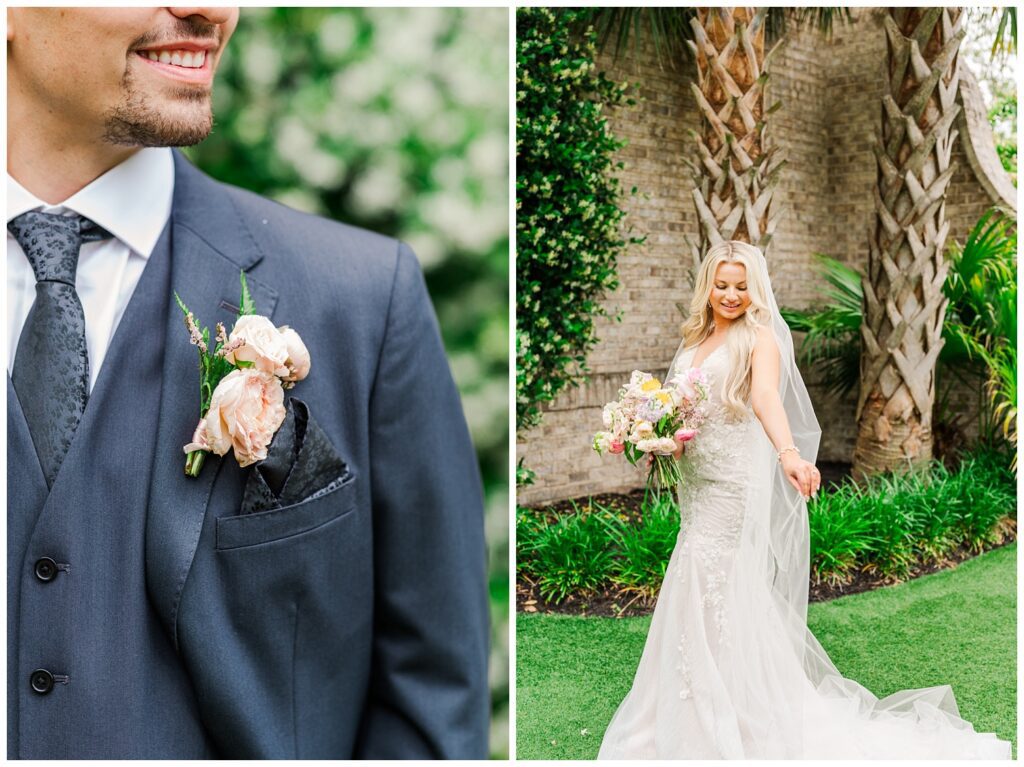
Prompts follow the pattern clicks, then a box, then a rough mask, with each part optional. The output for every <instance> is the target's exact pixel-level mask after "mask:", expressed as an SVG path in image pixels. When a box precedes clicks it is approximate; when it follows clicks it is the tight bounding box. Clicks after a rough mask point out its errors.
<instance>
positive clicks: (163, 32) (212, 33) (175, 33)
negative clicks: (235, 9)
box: [131, 16, 221, 50]
mask: <svg viewBox="0 0 1024 767" xmlns="http://www.w3.org/2000/svg"><path fill="white" fill-rule="evenodd" d="M182 38H187V39H189V40H196V41H200V42H207V41H211V42H214V43H216V44H217V47H220V41H221V30H220V26H219V25H217V24H210V23H209V22H207V21H203V20H202V19H201V18H200V17H198V16H186V17H185V18H184V19H175V21H174V22H173V24H172V25H171V26H170V27H169V28H167V29H160V30H154V31H152V32H147V33H146V34H144V35H141V36H139V37H137V38H136V39H135V41H134V42H133V43H132V45H131V50H138V49H139V48H149V47H152V46H155V45H159V44H160V43H172V42H175V41H178V40H181V39H182Z"/></svg>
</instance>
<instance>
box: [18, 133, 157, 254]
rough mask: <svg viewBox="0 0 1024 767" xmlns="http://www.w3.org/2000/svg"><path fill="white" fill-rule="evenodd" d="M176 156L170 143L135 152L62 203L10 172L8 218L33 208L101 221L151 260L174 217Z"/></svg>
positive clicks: (127, 243) (110, 230) (96, 221)
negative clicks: (53, 201)
mask: <svg viewBox="0 0 1024 767" xmlns="http://www.w3.org/2000/svg"><path fill="white" fill-rule="evenodd" d="M173 196H174V156H173V155H172V153H171V150H170V149H169V148H166V147H147V148H145V149H141V150H140V151H138V152H136V153H135V154H133V155H132V156H131V157H129V158H128V159H127V160H125V161H124V162H122V163H121V164H120V165H116V166H114V167H113V168H111V169H110V170H108V171H107V172H106V173H104V174H103V175H102V176H100V177H99V178H97V179H95V180H94V181H92V182H91V183H89V184H88V185H87V186H85V187H84V188H82V189H80V190H79V191H78V192H76V193H75V194H73V195H72V196H71V197H69V198H68V199H66V200H65V201H64V202H62V203H59V204H57V205H48V204H47V203H45V202H43V201H42V200H40V199H39V198H38V197H36V196H35V195H34V194H32V193H31V192H30V191H28V190H27V189H25V187H23V186H22V185H21V184H19V183H18V182H17V181H15V180H14V179H13V178H11V175H10V174H9V173H8V174H7V220H8V221H10V220H11V219H12V218H14V217H15V216H19V215H21V214H22V213H25V212H27V211H30V210H37V209H39V210H43V211H45V212H47V213H62V212H64V211H67V210H70V211H74V212H75V213H79V214H81V215H83V216H85V217H86V218H88V219H90V220H92V221H93V222H95V223H96V224H99V225H100V226H102V227H103V228H104V229H106V230H107V231H108V232H110V233H111V234H112V235H114V236H115V237H116V238H117V239H119V240H121V242H123V243H125V244H126V245H127V246H128V247H129V248H131V249H132V250H133V251H135V252H136V253H138V254H139V255H141V256H142V257H143V258H149V255H150V253H152V252H153V248H154V247H156V243H157V240H158V239H160V234H161V232H163V229H164V226H165V225H166V224H167V219H168V218H170V215H171V201H172V199H173Z"/></svg>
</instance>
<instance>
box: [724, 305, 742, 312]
mask: <svg viewBox="0 0 1024 767" xmlns="http://www.w3.org/2000/svg"><path fill="white" fill-rule="evenodd" d="M722 308H723V309H725V310H726V311H727V312H734V311H736V310H737V309H739V307H738V306H725V305H723V306H722Z"/></svg>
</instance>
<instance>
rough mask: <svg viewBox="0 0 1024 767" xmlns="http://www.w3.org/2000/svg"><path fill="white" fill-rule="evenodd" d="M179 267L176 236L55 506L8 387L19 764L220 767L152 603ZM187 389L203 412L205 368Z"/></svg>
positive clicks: (14, 750)
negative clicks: (162, 422) (170, 323)
mask: <svg viewBox="0 0 1024 767" xmlns="http://www.w3.org/2000/svg"><path fill="white" fill-rule="evenodd" d="M171 253H172V249H171V224H170V223H168V225H167V226H166V228H165V229H164V232H163V234H162V235H161V237H160V240H159V242H158V243H157V246H156V248H155V249H154V251H153V254H152V255H151V256H150V258H149V260H148V262H147V264H146V267H145V269H144V270H143V272H142V275H141V277H140V278H139V282H138V284H137V286H136V288H135V292H134V293H133V294H132V297H131V300H130V301H129V303H128V306H127V308H126V309H125V312H124V315H123V316H122V318H121V321H120V323H119V324H118V326H117V330H116V332H115V334H114V338H113V341H112V343H111V346H110V349H109V351H108V353H107V357H106V359H105V361H104V364H103V369H102V370H101V371H100V374H99V376H98V378H97V380H96V386H95V388H94V389H93V391H92V393H91V395H90V397H89V402H88V404H87V406H86V408H85V412H84V414H83V416H82V420H81V422H80V423H79V426H78V429H77V431H76V433H75V437H74V440H73V441H72V444H71V447H70V449H69V451H68V454H67V456H66V457H65V459H64V463H63V464H62V466H61V469H60V473H59V474H58V475H57V478H56V480H55V481H54V484H53V487H52V488H51V489H50V491H49V492H47V489H46V483H45V481H44V479H43V475H42V470H41V468H40V466H39V462H38V459H37V457H36V454H35V449H34V447H33V445H32V438H31V436H30V434H29V432H28V427H27V425H26V423H25V419H24V416H23V415H22V411H21V406H20V404H19V402H18V398H17V395H16V394H15V391H14V387H13V385H12V383H11V379H10V376H8V378H7V424H8V427H7V428H8V432H7V503H8V507H7V744H8V745H7V748H8V757H9V758H22V759H69V758H74V759H159V758H170V757H173V758H178V759H206V758H211V757H215V756H216V754H215V753H214V751H213V748H212V746H211V745H210V741H209V739H208V738H207V736H206V734H205V732H204V730H203V726H202V723H201V722H200V720H199V715H198V706H197V704H196V697H195V692H194V690H193V687H192V683H191V681H190V679H189V677H188V675H187V673H186V671H185V668H184V666H183V664H182V662H181V660H180V658H179V656H178V655H177V653H176V652H175V650H174V648H173V646H172V644H171V641H170V640H169V638H168V637H167V634H166V632H165V631H164V629H163V627H162V625H161V623H160V621H159V619H158V616H157V614H156V612H155V611H154V610H153V608H152V606H151V604H150V600H149V596H148V594H147V591H146V579H145V545H144V534H145V527H146V511H147V497H148V492H149V484H150V475H151V472H152V463H153V456H154V448H155V439H156V427H157V416H158V411H159V406H160V389H161V373H162V366H163V359H164V345H165V344H166V343H187V340H186V338H185V335H186V330H185V326H184V322H182V326H181V333H182V338H165V328H166V326H167V322H166V318H167V313H168V312H170V311H173V312H178V311H179V310H178V308H177V306H176V305H174V303H173V301H172V300H171V291H172V286H171V284H170V283H171ZM195 279H197V280H200V279H202V275H199V274H197V275H195ZM181 375H183V376H189V375H191V376H193V377H195V379H196V391H197V397H196V400H197V405H196V406H197V409H198V387H199V385H198V375H199V373H198V365H197V367H196V368H195V369H187V370H182V371H181ZM181 460H182V466H184V460H185V454H184V453H183V452H182V453H181Z"/></svg>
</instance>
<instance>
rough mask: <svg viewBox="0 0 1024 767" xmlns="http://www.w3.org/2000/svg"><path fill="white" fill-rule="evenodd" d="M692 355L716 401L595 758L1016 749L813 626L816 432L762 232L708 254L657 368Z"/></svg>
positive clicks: (686, 475) (933, 754) (693, 448)
mask: <svg viewBox="0 0 1024 767" xmlns="http://www.w3.org/2000/svg"><path fill="white" fill-rule="evenodd" d="M689 367H700V368H702V369H703V370H704V371H705V372H706V373H707V375H708V377H709V380H710V382H711V396H710V399H709V403H708V404H709V406H710V407H709V416H708V419H707V420H706V421H705V422H704V425H703V427H702V429H701V433H700V434H699V436H698V437H697V438H696V439H694V440H693V441H692V442H689V443H687V444H686V446H685V454H683V456H682V461H681V470H682V474H683V482H682V483H681V484H680V486H679V489H678V496H679V508H680V513H681V515H682V520H681V526H680V531H679V537H678V539H677V541H676V547H675V550H674V551H673V552H672V557H671V559H670V560H669V564H668V568H667V570H666V572H665V581H664V583H663V585H662V588H661V592H660V594H659V596H658V602H657V605H656V606H655V610H654V616H653V618H652V620H651V628H650V633H649V634H648V636H647V643H646V645H645V647H644V651H643V656H642V657H641V659H640V666H639V668H638V669H637V672H636V677H635V678H634V681H633V687H632V689H631V690H630V692H629V694H628V695H627V696H626V698H625V700H623V701H622V703H621V704H620V705H619V708H618V710H617V711H616V713H615V715H614V717H613V718H612V721H611V724H609V726H608V729H607V731H606V732H605V735H604V739H603V741H602V743H601V750H600V753H599V755H598V758H599V759H627V758H629V759H635V758H638V759H680V758H688V759H699V758H703V759H715V758H726V759H792V758H838V759H858V758H914V759H938V758H947V759H958V758H986V759H1009V758H1011V754H1010V744H1009V742H1007V741H1003V740H999V739H997V738H996V737H995V735H993V734H991V733H977V732H975V731H974V728H973V727H972V726H971V724H970V723H969V722H966V721H964V720H963V719H961V718H960V716H959V712H958V710H957V705H956V700H955V699H954V697H953V691H952V689H951V688H950V687H949V686H948V685H943V686H939V687H929V688H926V689H920V690H905V691H903V692H898V693H895V694H893V695H890V696H888V697H886V698H883V699H881V700H879V699H878V698H877V697H876V696H874V695H872V694H871V693H870V692H869V691H868V690H866V689H865V688H864V687H862V686H861V685H859V684H858V683H857V682H855V681H853V680H852V679H846V678H844V677H843V675H842V674H841V673H840V672H839V670H838V669H836V667H835V666H834V665H833V664H832V661H831V660H830V659H829V657H828V655H827V654H826V653H825V651H824V649H823V648H822V647H821V645H820V644H819V643H818V641H817V640H816V639H815V638H814V635H813V634H811V632H810V631H809V630H808V628H807V587H808V568H809V559H810V553H809V543H808V541H809V538H808V527H807V506H806V500H807V499H808V498H809V497H810V496H811V495H814V494H816V493H817V491H818V487H819V485H820V483H821V476H820V474H819V473H818V471H817V469H815V468H814V459H815V456H816V454H817V450H818V439H819V437H820V435H821V431H820V429H819V427H818V422H817V420H816V419H815V417H814V411H813V409H812V408H811V403H810V399H809V398H808V396H807V390H806V389H805V388H804V384H803V381H802V379H801V378H800V374H799V371H798V370H797V367H796V362H795V360H794V356H793V342H792V339H791V337H790V333H789V328H788V327H787V326H786V324H785V322H784V321H783V320H782V317H781V315H780V314H779V309H778V305H777V304H776V302H775V296H774V295H773V293H772V288H771V284H770V282H769V279H768V268H767V264H766V262H765V258H764V256H763V255H762V253H761V251H760V250H758V249H757V248H756V247H754V246H752V245H748V244H746V243H742V242H735V241H731V242H723V243H720V244H718V245H715V246H714V247H712V248H711V249H710V250H709V251H708V253H707V255H706V257H705V259H704V261H703V263H702V265H701V269H700V273H699V274H698V275H697V280H696V285H695V289H694V299H693V304H692V306H691V314H690V319H689V320H688V321H687V322H686V324H685V325H684V327H683V342H682V344H681V345H680V348H679V351H678V352H677V353H676V356H675V359H674V360H673V362H672V366H671V368H670V370H669V374H668V376H667V377H666V379H665V380H669V379H670V378H671V376H672V375H673V374H674V373H675V372H677V371H679V370H685V369H687V368H689ZM680 452H682V448H681V449H680Z"/></svg>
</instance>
